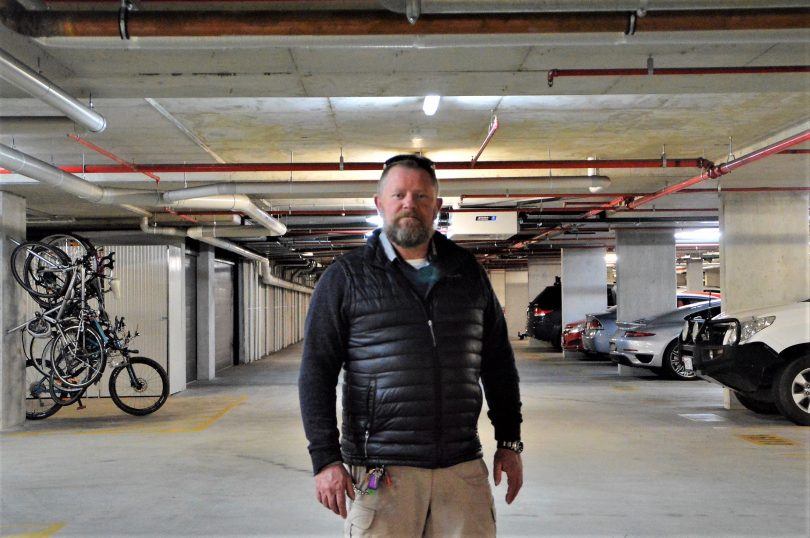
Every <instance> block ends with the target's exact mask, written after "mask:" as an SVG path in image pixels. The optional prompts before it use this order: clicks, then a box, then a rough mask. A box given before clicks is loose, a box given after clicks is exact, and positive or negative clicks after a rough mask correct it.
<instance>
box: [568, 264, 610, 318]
mask: <svg viewBox="0 0 810 538" xmlns="http://www.w3.org/2000/svg"><path fill="white" fill-rule="evenodd" d="M605 252H606V250H605V249H604V248H576V249H563V251H562V326H563V328H565V325H566V324H567V323H571V322H574V321H577V320H580V319H584V318H585V314H588V313H591V312H604V310H605V309H606V308H607V292H606V290H607V270H606V264H605Z"/></svg>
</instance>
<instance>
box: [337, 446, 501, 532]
mask: <svg viewBox="0 0 810 538" xmlns="http://www.w3.org/2000/svg"><path fill="white" fill-rule="evenodd" d="M385 470H386V474H387V475H388V477H389V478H390V482H389V481H388V480H386V479H384V478H383V479H382V480H380V485H379V487H378V488H377V490H376V491H375V492H374V493H373V494H371V495H360V494H359V493H358V494H356V495H355V500H354V502H351V503H350V509H349V516H348V518H347V519H346V525H345V529H344V536H347V537H349V536H351V537H357V536H363V537H385V538H390V537H400V536H401V537H407V538H419V537H427V538H431V537H435V538H445V537H453V536H457V537H459V538H461V537H464V538H468V537H473V536H481V537H485V536H486V537H492V536H495V503H494V500H493V498H492V489H491V488H490V485H489V471H488V470H487V466H486V464H485V463H484V460H482V459H477V460H473V461H468V462H465V463H460V464H458V465H454V466H452V467H447V468H445V469H421V468H418V467H402V466H391V467H386V468H385ZM349 472H350V473H351V475H352V479H353V480H354V482H355V484H358V485H360V484H363V482H364V478H365V476H366V473H367V471H366V468H365V467H359V466H351V467H350V468H349Z"/></svg>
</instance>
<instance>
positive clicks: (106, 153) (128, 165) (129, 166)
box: [68, 133, 160, 183]
mask: <svg viewBox="0 0 810 538" xmlns="http://www.w3.org/2000/svg"><path fill="white" fill-rule="evenodd" d="M68 137H69V138H71V139H73V140H75V141H76V142H78V143H79V144H81V145H82V146H84V147H86V148H90V149H92V150H93V151H95V152H96V153H100V154H102V155H104V156H105V157H107V158H109V159H112V160H113V161H115V162H117V163H118V164H120V165H121V166H123V167H124V168H126V169H127V170H129V171H131V172H140V173H141V174H143V175H145V176H148V177H150V178H152V179H154V180H155V183H160V178H159V177H158V176H156V175H155V174H152V173H151V172H146V171H144V170H140V169H138V165H136V164H133V163H130V162H127V161H125V160H124V159H122V158H121V157H119V156H117V155H115V154H114V153H110V152H109V151H107V150H106V149H104V148H100V147H98V146H97V145H95V144H93V143H92V142H89V141H87V140H85V139H84V138H82V137H80V136H78V135H75V134H73V133H70V134H68ZM81 171H83V172H87V167H86V166H85V167H83V169H82V170H81ZM74 173H75V172H74Z"/></svg>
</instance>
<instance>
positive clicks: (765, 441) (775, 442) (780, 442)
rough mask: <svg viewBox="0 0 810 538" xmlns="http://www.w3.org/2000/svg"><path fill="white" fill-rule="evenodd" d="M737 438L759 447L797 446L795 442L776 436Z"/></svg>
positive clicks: (742, 436)
mask: <svg viewBox="0 0 810 538" xmlns="http://www.w3.org/2000/svg"><path fill="white" fill-rule="evenodd" d="M737 437H739V438H740V439H743V440H745V441H748V442H749V443H754V444H755V445H760V446H798V443H796V442H795V441H791V440H790V439H785V438H784V437H779V436H778V435H766V434H750V435H738V436H737Z"/></svg>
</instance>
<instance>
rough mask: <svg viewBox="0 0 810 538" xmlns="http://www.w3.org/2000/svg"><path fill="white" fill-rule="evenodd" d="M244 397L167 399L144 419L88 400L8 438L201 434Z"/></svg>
mask: <svg viewBox="0 0 810 538" xmlns="http://www.w3.org/2000/svg"><path fill="white" fill-rule="evenodd" d="M247 398H248V397H247V396H246V395H243V396H221V397H218V396H208V397H205V398H194V397H188V398H185V397H182V398H169V400H168V401H167V402H166V404H165V405H164V406H163V407H162V408H161V409H160V410H158V411H157V412H156V413H154V414H153V415H147V416H145V417H135V416H132V415H128V414H126V413H124V412H123V411H121V410H120V409H118V407H116V406H115V404H114V403H113V402H112V400H109V399H104V398H102V399H90V400H87V401H86V403H85V405H86V406H87V408H86V409H83V410H79V409H78V408H77V407H76V406H70V407H68V408H66V409H62V410H61V411H59V413H57V414H56V415H54V416H52V417H49V418H47V419H45V420H43V421H40V422H36V423H33V424H32V423H31V422H28V423H26V427H28V428H30V429H29V430H28V431H23V432H15V433H10V434H8V435H11V436H18V435H48V434H62V435H65V434H70V435H104V434H111V433H112V434H115V433H129V432H139V433H188V432H201V431H203V430H205V429H207V428H209V427H211V425H213V424H214V423H215V422H217V421H218V420H219V419H221V418H222V417H223V416H225V414H226V413H228V412H229V411H231V410H232V409H234V408H235V407H237V406H238V405H240V404H242V402H244V401H246V400H247ZM34 428H36V429H34Z"/></svg>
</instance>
